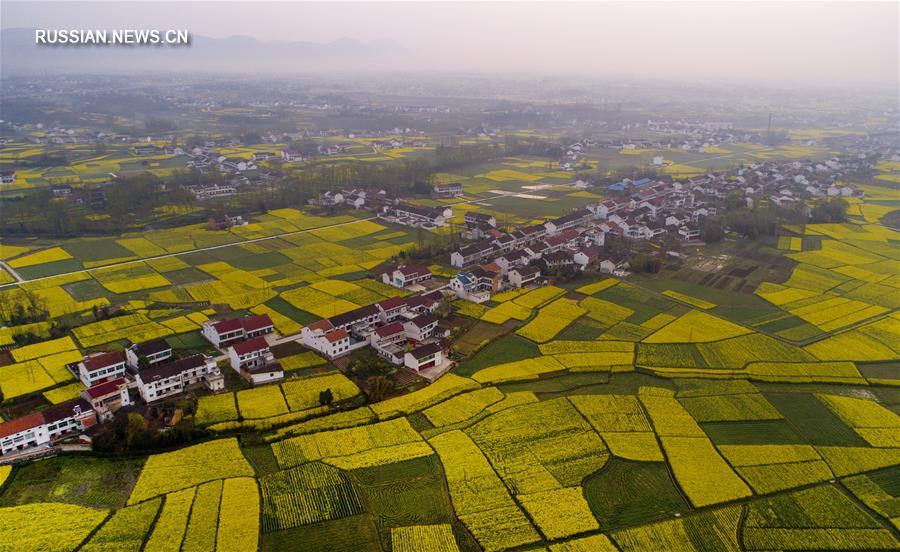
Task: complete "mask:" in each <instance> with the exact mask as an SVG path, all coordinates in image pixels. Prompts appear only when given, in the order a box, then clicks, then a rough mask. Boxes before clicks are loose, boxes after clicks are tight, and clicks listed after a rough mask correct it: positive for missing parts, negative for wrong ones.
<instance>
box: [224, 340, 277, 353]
mask: <svg viewBox="0 0 900 552" xmlns="http://www.w3.org/2000/svg"><path fill="white" fill-rule="evenodd" d="M232 348H234V352H235V353H237V354H239V355H246V354H247V353H252V352H253V351H261V350H263V349H268V348H269V344H268V343H266V338H264V337H254V338H253V339H248V340H247V341H241V342H239V343H235V344H234V345H232Z"/></svg>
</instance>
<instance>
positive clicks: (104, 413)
mask: <svg viewBox="0 0 900 552" xmlns="http://www.w3.org/2000/svg"><path fill="white" fill-rule="evenodd" d="M81 396H82V397H84V399H85V400H86V401H88V402H89V403H91V407H92V408H93V409H94V411H95V412H96V413H97V418H98V419H99V420H100V421H101V422H105V421H107V420H111V419H112V417H113V416H114V415H115V413H116V412H118V410H119V409H120V408H122V407H123V406H128V405H130V404H131V397H130V396H129V395H128V382H127V381H125V378H121V377H120V378H115V379H112V380H109V381H105V382H103V383H99V384H97V385H94V386H92V387H88V388H87V389H85V390H84V391H82V392H81Z"/></svg>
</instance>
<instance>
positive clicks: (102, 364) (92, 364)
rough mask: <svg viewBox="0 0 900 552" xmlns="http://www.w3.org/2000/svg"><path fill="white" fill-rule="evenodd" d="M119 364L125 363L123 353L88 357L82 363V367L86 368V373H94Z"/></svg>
mask: <svg viewBox="0 0 900 552" xmlns="http://www.w3.org/2000/svg"><path fill="white" fill-rule="evenodd" d="M120 362H125V353H124V352H123V351H115V352H112V353H101V354H99V355H95V356H92V357H89V358H88V359H87V360H86V361H84V367H85V368H87V371H88V372H96V371H97V370H100V369H103V368H106V367H107V366H112V365H113V364H119V363H120Z"/></svg>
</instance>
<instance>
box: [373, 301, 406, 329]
mask: <svg viewBox="0 0 900 552" xmlns="http://www.w3.org/2000/svg"><path fill="white" fill-rule="evenodd" d="M375 306H376V307H377V308H378V312H379V313H380V314H381V321H382V322H385V323H389V322H393V321H394V320H396V319H398V318H400V315H401V314H402V313H403V311H405V310H406V299H405V298H404V297H391V298H389V299H385V300H384V301H379V302H378V303H375Z"/></svg>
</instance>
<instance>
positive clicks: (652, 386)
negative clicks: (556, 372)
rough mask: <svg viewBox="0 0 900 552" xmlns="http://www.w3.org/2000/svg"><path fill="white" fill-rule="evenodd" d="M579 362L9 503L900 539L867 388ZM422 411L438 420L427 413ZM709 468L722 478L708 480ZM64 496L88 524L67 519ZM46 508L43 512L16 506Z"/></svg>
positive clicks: (327, 533) (307, 530)
mask: <svg viewBox="0 0 900 552" xmlns="http://www.w3.org/2000/svg"><path fill="white" fill-rule="evenodd" d="M582 378H583V381H582V383H581V384H580V385H579V386H577V387H575V388H571V389H569V390H567V391H563V392H561V393H555V394H554V395H553V398H551V397H550V396H547V397H546V398H545V397H544V395H545V390H546V389H547V387H546V384H547V383H549V382H551V381H553V378H551V379H548V380H539V381H530V382H524V383H519V384H517V386H518V387H517V389H516V390H515V391H511V390H508V389H505V388H504V387H502V386H501V387H499V388H498V387H492V386H479V385H478V384H477V383H474V382H472V383H470V384H468V385H467V386H466V387H465V389H468V390H461V391H453V392H452V393H451V394H450V395H446V396H445V397H444V398H439V399H438V400H437V402H434V401H431V400H424V399H423V400H416V401H407V403H408V404H410V405H411V406H408V407H405V411H404V414H403V415H402V416H401V417H399V418H392V419H391V420H389V421H383V422H374V421H372V418H371V416H370V415H369V414H363V415H362V416H356V421H355V422H350V423H351V425H350V426H346V425H343V426H342V425H341V424H342V423H343V422H339V421H338V420H337V419H336V418H334V416H326V417H324V418H321V419H322V420H323V422H324V421H326V420H328V419H329V417H331V418H334V420H335V421H334V422H333V423H332V424H331V425H330V426H329V424H328V423H323V424H319V426H318V427H316V428H310V432H308V433H304V434H302V435H296V434H295V435H294V436H290V434H289V433H287V432H285V431H284V430H282V429H266V430H263V436H264V444H263V445H262V447H263V449H264V450H265V451H267V454H268V455H270V457H274V459H275V463H274V464H272V465H271V466H269V467H267V468H265V469H264V470H261V465H260V464H257V463H253V464H251V462H249V461H248V458H251V457H253V458H258V457H259V455H260V445H258V444H257V445H253V447H252V448H253V451H252V452H251V450H250V448H247V447H245V446H243V445H241V444H240V441H239V440H237V439H234V438H229V437H223V438H219V439H214V440H211V441H208V442H205V443H202V444H197V445H192V446H188V447H185V448H182V449H179V450H177V451H173V452H166V453H159V454H154V455H150V456H149V457H147V458H146V459H145V458H135V459H134V460H133V461H131V462H130V463H122V462H120V461H114V460H110V459H99V458H98V459H96V460H91V459H90V458H89V457H88V458H85V457H71V458H70V457H60V458H54V459H50V460H47V461H44V462H40V463H36V464H33V465H30V466H24V467H14V468H13V470H12V472H11V473H10V474H9V475H8V477H7V480H6V482H5V483H4V484H3V487H2V491H0V519H3V520H4V524H2V526H3V527H8V523H17V525H16V527H17V539H18V540H17V542H24V543H28V542H37V540H38V539H39V537H38V533H41V534H42V533H43V532H44V531H46V530H47V525H46V523H48V520H49V523H54V524H55V525H52V526H51V527H53V528H54V529H53V530H54V531H56V532H57V533H55V534H58V537H57V540H58V542H59V545H60V546H59V549H60V550H66V549H73V548H75V547H76V546H78V545H79V544H83V546H84V547H85V548H87V549H92V548H94V547H109V546H116V547H124V546H140V544H141V543H146V544H145V546H146V547H148V548H152V549H162V550H165V549H171V547H174V546H181V547H182V548H187V549H195V548H196V549H208V548H209V547H213V546H215V547H216V548H221V549H240V550H252V549H263V550H266V549H271V548H272V547H282V548H283V549H284V548H287V549H295V548H296V547H297V546H300V545H299V543H301V542H302V543H305V544H304V545H303V546H302V547H301V548H302V549H303V550H333V549H335V548H334V546H337V547H339V549H342V550H343V549H348V550H349V549H357V550H358V549H365V550H398V549H399V550H420V549H427V547H428V546H442V547H444V548H439V549H451V550H456V549H459V550H481V549H484V550H500V549H505V548H509V547H515V546H525V545H543V546H548V545H549V546H550V548H551V549H555V548H556V547H557V546H561V545H562V543H563V542H569V541H570V539H573V538H574V539H575V540H576V541H582V540H583V541H585V542H592V543H593V542H598V543H599V542H603V543H605V544H604V546H606V548H605V549H608V550H645V549H647V546H649V544H648V543H651V542H658V541H659V540H660V539H665V542H667V543H670V544H668V545H667V546H675V544H674V543H677V542H682V544H684V543H694V544H692V546H696V549H698V550H699V549H721V548H720V547H721V546H723V544H722V543H723V540H722V539H724V542H725V543H728V544H727V546H729V547H732V548H733V547H738V546H745V547H747V548H764V547H765V546H771V545H773V543H776V542H777V543H780V544H779V546H782V547H783V546H787V543H789V542H797V543H800V544H798V546H802V547H804V548H817V547H819V546H825V545H824V544H823V543H841V546H840V548H842V549H846V548H847V547H852V546H855V545H856V544H858V545H859V547H861V548H864V549H872V548H878V549H882V548H896V547H897V546H900V541H898V539H897V537H896V535H895V533H894V532H893V531H894V529H893V524H894V523H896V517H895V516H896V514H895V511H894V510H895V509H894V508H893V507H892V506H891V504H893V502H896V501H897V500H900V488H898V486H897V485H896V484H895V481H894V480H895V479H896V475H894V476H890V475H889V474H890V473H894V474H896V466H897V465H898V464H900V448H897V447H896V443H889V442H885V441H884V436H885V435H887V434H888V432H893V433H894V434H896V432H897V431H900V423H898V421H897V420H898V417H897V415H896V414H894V413H893V412H891V411H890V410H888V409H886V408H884V407H882V406H880V405H879V404H878V403H877V402H876V401H875V400H873V398H871V397H870V396H866V395H865V394H862V395H861V394H860V393H859V392H858V391H854V390H853V389H849V388H848V389H846V390H842V389H841V388H834V387H833V386H828V385H824V384H822V385H819V386H818V387H813V388H810V387H807V386H804V387H802V388H797V389H793V388H792V387H790V386H789V387H788V388H787V389H788V390H787V391H781V392H780V397H781V398H778V397H776V396H775V395H773V394H771V392H770V391H769V390H768V388H767V387H766V386H767V385H770V384H764V383H763V384H754V383H752V382H748V381H745V380H709V379H696V378H677V379H675V380H674V383H675V387H674V389H673V388H670V387H668V385H667V383H666V382H667V381H668V380H665V379H660V378H650V379H647V377H646V376H644V377H639V375H638V374H634V373H622V374H614V375H613V377H612V378H613V379H612V380H608V379H607V378H606V377H605V375H603V374H599V373H596V372H590V373H587V374H584V375H583V376H582ZM470 381H471V380H470ZM592 381H593V382H595V383H594V385H593V386H590V385H587V384H589V383H590V382H592ZM607 382H609V383H607ZM648 384H649V385H648ZM526 388H530V389H531V390H532V391H529V392H526V391H525V389H526ZM845 392H846V394H845ZM524 395H527V396H528V397H527V398H526V397H525V396H524ZM225 396H227V395H225ZM238 400H239V401H240V398H238ZM751 404H752V405H753V406H752V407H750V408H748V407H747V406H746V405H751ZM364 410H368V409H364ZM350 412H353V410H351V411H348V413H347V414H349V413H350ZM826 412H833V414H832V416H833V418H832V419H831V420H829V422H828V427H827V428H826V427H822V424H823V419H822V418H821V416H822V415H823V413H826ZM341 416H344V417H345V418H348V420H349V418H351V417H352V416H349V417H348V416H345V415H344V414H341ZM416 416H424V418H425V419H427V420H428V425H427V426H423V425H421V423H419V422H416V425H415V427H413V425H411V424H410V423H409V421H408V420H410V419H412V418H414V417H416ZM761 420H768V421H767V422H766V423H770V424H772V423H776V422H778V423H783V422H784V421H787V423H788V424H789V425H790V427H791V428H792V433H791V435H790V436H787V435H786V434H782V433H779V432H777V431H768V432H765V433H761V432H756V433H755V434H754V436H752V437H749V440H748V439H747V438H745V439H743V442H739V443H738V442H735V441H733V440H732V439H728V438H726V437H725V436H726V435H727V434H728V433H729V432H733V433H736V434H737V433H740V434H745V432H744V431H743V430H741V429H740V428H742V427H744V426H745V425H746V424H749V423H761V422H760V421H761ZM711 422H712V423H711ZM724 426H731V427H733V431H732V430H727V429H725V428H724ZM290 427H292V426H290V425H288V426H286V428H288V429H289V428H290ZM713 428H715V429H713ZM839 428H842V429H839ZM870 428H871V430H872V431H871V432H869V431H868V430H869V429H870ZM826 429H827V432H826ZM874 430H878V431H877V432H876V431H874ZM856 434H859V436H861V438H860V437H859V436H856V437H855V438H850V437H851V436H855V435H856ZM867 436H868V438H869V439H866V437H867ZM871 439H874V440H871ZM663 453H664V454H663ZM701 456H702V459H701V458H700V457H701ZM213 458H215V461H214V462H212V461H211V459H213ZM253 466H257V467H256V468H254V467H253ZM699 466H703V467H702V468H700V469H699V471H698V467H699ZM713 467H715V470H716V471H717V474H718V473H721V475H716V476H715V478H713V480H714V481H715V482H716V484H715V485H713V486H709V485H705V484H703V481H704V480H706V481H709V480H710V479H709V478H707V477H704V476H703V475H701V473H702V474H706V475H708V474H709V473H710V470H711V469H713ZM890 470H893V471H892V472H891V471H890ZM723 478H726V479H728V480H729V481H733V482H734V483H733V485H732V484H730V485H731V486H729V487H725V486H723V485H722V481H723V480H724V479H723ZM74 480H78V481H79V484H78V485H72V484H71V483H70V481H74ZM832 481H834V482H832ZM473 482H474V483H473ZM744 482H746V483H744ZM842 488H845V489H847V490H846V491H841V490H839V489H842ZM623 489H627V492H623ZM851 496H854V497H859V500H860V501H862V502H863V503H864V504H867V505H870V508H871V509H869V508H864V507H862V506H861V505H860V504H859V503H857V502H856V501H855V499H852V498H850V497H851ZM257 497H258V498H257ZM562 504H565V515H564V516H561V515H559V512H560V511H561V510H560V507H561V505H562ZM701 507H702V510H699V509H698V508H701ZM67 509H72V512H75V511H77V512H79V513H80V514H79V519H80V520H82V521H83V524H82V523H79V524H64V523H62V522H61V520H58V521H54V520H55V519H56V518H54V516H57V515H60V513H61V512H62V511H68V510H67ZM799 512H805V514H804V515H801V514H799ZM35 515H37V516H40V517H41V518H42V519H43V520H44V524H42V525H41V526H40V527H38V526H36V525H33V524H29V523H23V522H21V521H18V520H22V519H24V518H25V517H26V516H35ZM69 515H71V514H69ZM742 516H746V518H747V524H746V525H742V526H741V527H740V528H739V527H738V524H737V519H738V518H740V517H742ZM154 519H155V521H154ZM173 528H174V529H175V531H174V532H173V531H172V530H171V529H173ZM214 543H215V544H214ZM766 543H767V544H766ZM829 546H830V545H829ZM235 547H237V548H235ZM447 547H449V548H447ZM590 549H596V548H590ZM692 549H694V548H692ZM734 549H736V548H734Z"/></svg>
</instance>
